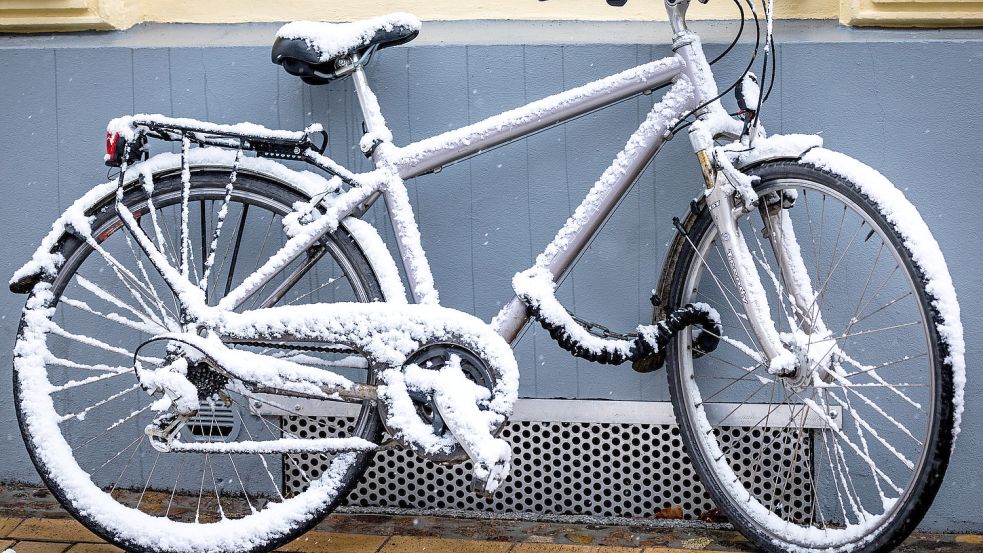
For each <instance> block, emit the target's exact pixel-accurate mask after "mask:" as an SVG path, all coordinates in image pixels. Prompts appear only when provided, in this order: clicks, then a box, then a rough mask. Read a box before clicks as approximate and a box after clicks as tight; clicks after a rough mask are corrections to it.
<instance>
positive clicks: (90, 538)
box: [7, 518, 103, 543]
mask: <svg viewBox="0 0 983 553" xmlns="http://www.w3.org/2000/svg"><path fill="white" fill-rule="evenodd" d="M7 537H8V538H13V539H18V540H33V541H63V542H69V543H77V542H83V543H102V542H103V540H102V538H100V537H99V536H96V535H95V534H93V533H92V532H90V531H89V530H88V529H87V528H86V527H85V526H82V524H81V523H79V522H78V521H76V520H75V519H70V518H28V519H24V521H23V522H21V523H20V524H19V525H18V526H17V528H14V529H13V530H12V531H11V532H10V533H9V534H8V535H7Z"/></svg>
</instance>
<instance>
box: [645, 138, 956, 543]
mask: <svg viewBox="0 0 983 553" xmlns="http://www.w3.org/2000/svg"><path fill="white" fill-rule="evenodd" d="M753 173H754V174H756V175H758V176H759V177H761V180H760V183H759V184H758V185H757V186H756V190H757V193H758V194H759V196H760V197H761V202H760V203H761V206H762V207H760V208H759V209H756V210H753V211H751V212H750V213H748V214H746V215H744V216H742V217H740V219H739V221H738V224H739V227H740V229H741V231H742V233H743V235H744V239H745V241H746V242H747V244H748V247H749V249H750V250H751V252H752V255H753V257H754V259H755V264H756V269H757V270H758V273H759V275H760V276H761V280H762V283H763V286H764V288H765V291H766V293H767V295H768V300H769V305H770V308H771V316H772V319H773V320H774V321H775V324H776V328H777V329H778V331H779V333H780V335H781V337H782V340H783V342H784V343H785V345H786V347H788V348H789V349H790V350H791V351H793V353H796V354H797V355H798V357H799V360H800V361H799V365H798V369H797V370H796V371H795V372H794V373H792V374H789V375H787V376H776V375H773V374H770V373H769V372H768V370H767V363H766V362H765V361H766V359H765V357H764V354H763V353H762V352H763V348H761V347H760V344H759V343H758V342H757V340H756V338H755V337H754V333H753V332H750V327H749V324H748V322H747V319H746V315H745V313H744V310H743V308H742V303H741V299H740V298H741V296H742V295H743V294H742V292H743V290H741V289H740V288H739V287H738V286H735V283H734V280H733V279H732V278H731V276H730V273H729V272H728V271H727V270H726V263H725V260H724V259H725V256H724V255H723V253H722V251H723V250H722V248H721V247H720V246H719V239H718V235H717V230H716V228H715V226H714V225H713V224H712V221H711V217H710V214H709V212H708V210H707V209H706V208H705V207H702V208H701V209H700V210H699V213H698V214H697V215H692V216H691V217H689V219H688V220H687V222H686V224H685V225H684V226H685V229H686V231H687V232H686V234H680V236H678V237H677V242H676V247H675V248H673V250H672V251H673V253H672V255H671V257H670V264H671V265H670V266H669V271H670V272H669V273H667V274H668V275H669V276H671V280H670V281H667V284H666V285H664V286H663V290H664V296H663V297H664V299H665V300H667V304H668V306H669V307H674V306H679V305H685V304H687V303H693V302H704V303H707V304H709V305H710V306H712V307H714V308H715V309H716V310H717V311H718V312H719V313H720V315H721V319H722V327H723V329H724V334H725V336H722V337H721V341H720V346H719V347H718V348H717V350H716V351H714V352H710V353H705V352H700V351H694V347H693V343H694V341H693V332H689V331H687V332H683V333H680V334H679V335H678V336H677V338H676V340H675V341H674V342H673V343H672V344H670V349H669V352H668V373H669V387H670V392H671V395H672V400H673V404H674V407H675V410H676V417H677V419H678V421H679V424H680V430H681V434H682V438H683V441H684V443H685V446H686V448H687V452H688V453H689V455H690V457H691V458H692V460H693V462H694V465H695V468H696V471H697V474H698V475H699V477H700V480H701V482H702V483H703V484H704V486H705V487H706V489H707V490H708V492H709V494H710V496H711V497H712V499H713V500H714V502H715V503H716V505H717V507H718V508H719V509H720V510H721V511H722V512H723V513H724V514H725V515H726V516H727V517H728V518H729V519H730V520H731V522H732V523H733V524H734V525H735V526H736V527H737V528H738V529H739V530H740V531H741V532H742V533H744V534H745V535H746V536H747V537H748V538H750V539H751V540H752V541H754V542H755V543H756V544H757V545H758V546H760V547H762V548H763V549H765V550H768V551H776V552H777V551H836V552H846V551H865V552H866V551H886V550H889V549H892V548H893V547H895V546H896V545H897V544H899V543H900V542H901V541H902V540H903V539H904V538H905V537H907V536H908V534H909V533H910V532H911V531H912V530H913V529H914V528H915V526H916V525H917V524H918V523H919V521H920V520H921V519H922V517H923V516H924V514H925V512H926V511H927V509H928V507H929V506H930V505H931V503H932V500H933V498H934V497H935V494H936V492H937V490H938V488H939V485H940V484H941V482H942V478H943V475H944V473H945V469H946V466H947V464H948V462H949V455H950V451H951V449H952V445H953V440H954V428H958V416H959V411H961V409H960V406H961V403H962V382H963V380H964V377H963V376H962V375H963V374H964V373H963V370H964V369H963V359H962V353H963V345H962V333H961V326H960V322H959V311H958V306H957V305H956V303H955V292H954V291H953V290H952V284H951V281H950V280H949V276H948V273H947V271H946V269H945V265H944V261H942V255H941V253H940V252H939V251H938V245H937V244H936V243H935V241H934V239H932V237H931V235H930V234H929V233H928V229H927V228H926V226H925V224H924V222H923V221H922V220H921V219H920V218H919V217H918V214H917V211H915V209H914V208H913V207H912V206H911V205H910V204H909V203H908V202H907V200H905V199H904V197H903V196H902V194H901V193H900V192H899V191H897V190H896V189H895V188H894V187H893V186H891V185H890V183H888V182H887V180H886V179H884V178H883V177H882V176H881V175H880V174H878V173H876V172H875V171H873V170H872V169H869V168H867V167H866V166H863V165H861V164H859V163H857V162H855V161H853V160H849V158H846V157H845V156H842V155H840V154H835V153H833V152H828V151H826V150H817V151H813V152H810V154H808V155H807V156H806V158H805V159H803V160H802V161H798V162H791V161H782V162H771V163H766V164H763V165H760V166H758V167H757V168H756V169H755V170H754V171H753ZM771 210H784V211H785V215H787V217H786V218H785V219H783V220H784V221H787V222H788V224H789V225H790V226H783V227H782V228H774V224H773V223H772V224H769V221H771V222H773V221H775V220H776V219H775V218H774V217H773V213H771ZM783 228H787V229H788V230H787V231H786V232H789V233H791V232H792V231H794V236H795V237H796V242H797V243H798V246H799V247H798V250H799V253H800V255H801V259H802V262H803V265H804V271H799V272H798V274H796V272H794V271H793V272H792V273H789V272H788V271H787V270H786V271H785V272H783V271H782V270H781V265H780V263H779V260H780V259H781V257H782V249H781V248H773V247H772V244H773V241H772V238H774V233H776V232H782V229H783ZM785 251H786V253H787V250H785ZM800 268H802V267H801V266H800ZM802 272H805V273H808V274H807V275H803V274H801V273H802ZM802 277H807V278H808V280H809V281H810V282H811V287H812V299H811V301H810V302H808V303H809V305H807V306H803V305H801V302H800V305H798V306H797V305H796V302H795V300H794V299H793V298H791V294H790V293H789V292H788V290H789V287H788V282H787V281H786V280H787V279H799V278H802ZM820 317H821V320H822V323H817V322H816V321H818V320H820ZM820 330H822V331H820ZM694 332H695V331H694ZM735 426H738V427H750V428H745V429H744V430H745V432H746V433H745V434H743V437H740V436H741V435H740V434H735V433H734V432H730V431H727V430H726V428H727V427H735ZM735 436H738V437H736V438H735ZM776 451H777V452H781V453H780V454H779V455H775V452H776ZM766 452H767V453H766Z"/></svg>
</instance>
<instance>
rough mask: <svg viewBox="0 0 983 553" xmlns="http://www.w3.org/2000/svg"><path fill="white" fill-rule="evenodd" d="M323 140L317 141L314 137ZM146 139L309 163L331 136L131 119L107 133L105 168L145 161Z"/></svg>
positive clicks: (313, 130)
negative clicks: (124, 162)
mask: <svg viewBox="0 0 983 553" xmlns="http://www.w3.org/2000/svg"><path fill="white" fill-rule="evenodd" d="M315 136H320V137H321V140H320V141H319V143H318V141H316V140H315V139H314V138H313V137H315ZM147 138H156V139H158V140H166V141H171V142H174V141H183V140H184V139H188V140H189V141H191V142H193V143H195V144H198V145H199V146H218V147H222V148H235V149H241V150H250V151H254V152H256V154H257V155H258V156H261V157H270V158H276V159H293V160H299V161H307V160H308V158H307V157H305V154H306V153H307V152H309V151H313V152H317V153H318V154H323V153H324V150H325V148H327V146H328V133H327V132H325V131H324V128H323V127H321V125H319V124H313V125H311V126H309V127H307V128H306V129H304V130H302V131H284V130H276V129H268V128H266V127H263V126H262V125H257V124H254V123H237V124H234V125H220V124H216V123H209V122H207V121H198V120H196V119H186V118H177V117H165V116H163V115H132V116H127V117H119V118H116V119H113V120H112V121H110V122H109V125H108V127H107V132H106V165H108V166H110V167H120V166H122V165H123V161H124V157H125V158H126V162H127V163H131V162H134V161H138V160H140V159H143V158H144V156H145V154H146V152H145V151H144V146H145V145H146V143H147Z"/></svg>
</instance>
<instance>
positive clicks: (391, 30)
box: [271, 13, 420, 84]
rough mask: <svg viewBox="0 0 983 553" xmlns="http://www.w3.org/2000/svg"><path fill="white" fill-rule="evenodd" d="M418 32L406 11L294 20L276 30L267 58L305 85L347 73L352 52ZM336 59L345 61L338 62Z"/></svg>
mask: <svg viewBox="0 0 983 553" xmlns="http://www.w3.org/2000/svg"><path fill="white" fill-rule="evenodd" d="M418 34H420V21H419V20H418V19H417V18H416V17H414V16H412V15H409V14H406V13H392V14H389V15H383V16H380V17H373V18H371V19H364V20H361V21H353V22H351V23H323V22H319V21H294V22H293V23H288V24H286V25H284V26H283V27H280V30H279V31H277V33H276V42H274V43H273V52H272V55H271V58H272V59H273V63H276V64H279V65H282V66H283V68H284V69H286V70H287V73H290V74H291V75H296V76H298V77H300V78H301V79H303V81H304V82H306V83H308V84H325V83H327V82H329V81H331V80H332V79H335V78H338V77H341V76H344V75H347V74H349V72H350V71H347V69H350V67H349V64H348V63H347V60H348V57H349V56H350V55H352V54H361V53H362V52H364V51H366V50H368V49H369V48H370V47H373V46H374V47H376V48H385V47H387V46H396V45H398V44H405V43H407V42H409V41H411V40H413V39H414V38H416V35H418ZM339 60H345V61H344V62H342V64H339V63H338V62H339Z"/></svg>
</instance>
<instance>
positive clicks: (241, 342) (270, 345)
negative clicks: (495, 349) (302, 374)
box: [225, 340, 358, 353]
mask: <svg viewBox="0 0 983 553" xmlns="http://www.w3.org/2000/svg"><path fill="white" fill-rule="evenodd" d="M225 343H227V344H231V345H236V346H251V347H257V348H276V349H295V350H298V351H319V352H323V353H358V352H357V351H355V350H353V349H350V348H342V347H338V346H315V345H305V344H291V343H287V342H250V341H248V340H229V341H226V342H225Z"/></svg>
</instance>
